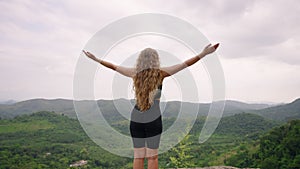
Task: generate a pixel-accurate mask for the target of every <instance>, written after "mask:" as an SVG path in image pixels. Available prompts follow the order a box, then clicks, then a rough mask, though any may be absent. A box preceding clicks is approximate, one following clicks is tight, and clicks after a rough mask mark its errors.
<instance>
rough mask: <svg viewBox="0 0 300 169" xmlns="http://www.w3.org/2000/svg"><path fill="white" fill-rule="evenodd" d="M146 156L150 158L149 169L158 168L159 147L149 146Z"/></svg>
mask: <svg viewBox="0 0 300 169" xmlns="http://www.w3.org/2000/svg"><path fill="white" fill-rule="evenodd" d="M146 157H147V159H148V169H158V149H150V148H147V150H146Z"/></svg>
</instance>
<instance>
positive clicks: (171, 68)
mask: <svg viewBox="0 0 300 169" xmlns="http://www.w3.org/2000/svg"><path fill="white" fill-rule="evenodd" d="M218 46H219V43H217V44H215V45H213V46H211V44H209V45H207V46H206V47H205V48H204V49H203V51H202V52H201V53H200V54H198V55H196V56H194V57H192V58H190V59H188V60H186V61H184V62H183V63H180V64H176V65H173V66H169V67H162V68H161V70H162V71H163V77H168V76H171V75H173V74H175V73H177V72H179V71H180V70H182V69H185V68H187V67H189V66H191V65H193V64H195V63H196V62H198V61H199V60H200V59H202V58H203V57H205V56H206V55H208V54H210V53H213V52H214V51H216V49H217V48H218Z"/></svg>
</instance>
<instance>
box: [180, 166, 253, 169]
mask: <svg viewBox="0 0 300 169" xmlns="http://www.w3.org/2000/svg"><path fill="white" fill-rule="evenodd" d="M177 169H258V168H236V167H230V166H212V167H204V168H177Z"/></svg>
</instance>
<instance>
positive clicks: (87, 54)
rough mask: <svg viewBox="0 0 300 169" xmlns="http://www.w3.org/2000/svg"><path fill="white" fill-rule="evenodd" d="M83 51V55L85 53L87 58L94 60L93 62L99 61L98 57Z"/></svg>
mask: <svg viewBox="0 0 300 169" xmlns="http://www.w3.org/2000/svg"><path fill="white" fill-rule="evenodd" d="M82 51H83V53H84V54H85V55H86V56H87V57H89V58H90V59H93V60H95V61H97V60H98V59H97V57H96V56H95V55H93V54H92V53H90V52H86V51H85V50H82Z"/></svg>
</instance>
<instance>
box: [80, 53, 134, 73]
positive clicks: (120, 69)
mask: <svg viewBox="0 0 300 169" xmlns="http://www.w3.org/2000/svg"><path fill="white" fill-rule="evenodd" d="M82 51H83V53H84V54H85V55H86V56H87V57H89V58H90V59H92V60H94V61H96V62H98V63H100V64H101V65H103V66H105V67H107V68H109V69H112V70H114V71H117V72H119V73H120V74H122V75H124V76H127V77H133V76H134V68H128V67H123V66H117V65H114V64H112V63H110V62H107V61H104V60H101V59H98V58H97V57H96V56H95V55H93V54H92V53H90V52H86V51H84V50H82Z"/></svg>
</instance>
